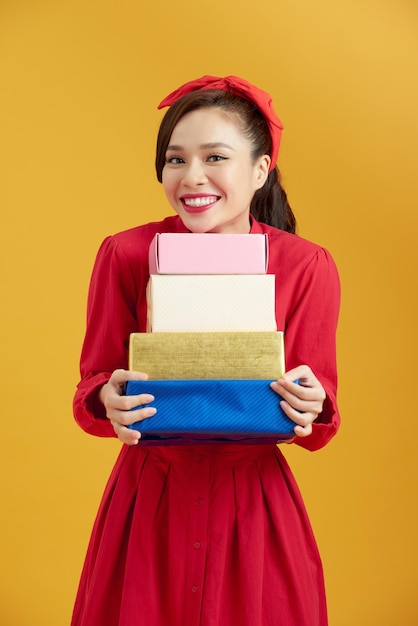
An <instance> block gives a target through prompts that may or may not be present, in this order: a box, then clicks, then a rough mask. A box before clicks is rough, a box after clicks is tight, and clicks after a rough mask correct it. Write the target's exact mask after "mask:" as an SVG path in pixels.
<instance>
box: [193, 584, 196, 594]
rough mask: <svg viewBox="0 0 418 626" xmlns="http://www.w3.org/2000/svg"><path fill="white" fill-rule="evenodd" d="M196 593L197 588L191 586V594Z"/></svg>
mask: <svg viewBox="0 0 418 626" xmlns="http://www.w3.org/2000/svg"><path fill="white" fill-rule="evenodd" d="M196 591H197V587H196V585H193V587H192V593H196Z"/></svg>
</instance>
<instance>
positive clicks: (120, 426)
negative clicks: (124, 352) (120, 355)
mask: <svg viewBox="0 0 418 626" xmlns="http://www.w3.org/2000/svg"><path fill="white" fill-rule="evenodd" d="M147 378H148V376H147V375H146V374H143V373H142V372H131V371H129V370H122V369H120V370H115V371H114V372H113V374H112V375H111V377H110V378H109V380H108V382H107V383H106V384H105V385H103V387H102V388H101V389H100V393H99V398H100V400H101V402H102V403H103V404H104V406H105V409H106V415H107V417H108V418H109V420H110V422H111V424H112V426H113V429H114V431H115V433H116V435H117V436H118V438H119V439H120V440H121V441H122V443H126V444H127V445H128V446H132V445H136V444H137V443H138V441H139V440H140V439H141V433H140V432H138V431H137V430H130V429H129V428H127V426H129V424H133V423H134V422H139V421H140V420H143V419H146V418H147V417H151V416H152V415H155V413H156V409H155V408H153V407H145V408H143V409H138V410H137V411H131V410H130V409H133V408H135V407H136V406H138V405H140V404H148V403H149V402H152V401H153V400H154V396H152V395H151V394H149V393H142V394H140V395H138V396H125V395H124V389H125V383H126V382H127V381H128V380H147Z"/></svg>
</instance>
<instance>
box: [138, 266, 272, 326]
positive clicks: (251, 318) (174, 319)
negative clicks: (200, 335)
mask: <svg viewBox="0 0 418 626" xmlns="http://www.w3.org/2000/svg"><path fill="white" fill-rule="evenodd" d="M274 288H275V276H274V274H258V275H252V274H245V275H239V274H236V275H208V274H206V275H197V274H190V275H164V274H153V275H151V276H150V279H149V282H148V287H147V303H148V316H147V330H148V332H193V331H206V332H207V331H209V332H210V331H219V332H224V331H274V330H277V326H276V319H275V299H274Z"/></svg>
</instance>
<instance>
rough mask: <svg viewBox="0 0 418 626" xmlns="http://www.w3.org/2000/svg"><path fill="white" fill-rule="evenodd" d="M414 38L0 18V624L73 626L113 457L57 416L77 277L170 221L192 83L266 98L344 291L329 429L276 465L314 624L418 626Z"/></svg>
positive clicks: (28, 11)
mask: <svg viewBox="0 0 418 626" xmlns="http://www.w3.org/2000/svg"><path fill="white" fill-rule="evenodd" d="M417 22H418V9H417V4H416V3H415V2H414V0H341V1H340V2H335V0H317V1H316V2H312V1H311V0H284V1H280V0H278V1H277V2H264V3H261V4H260V3H254V2H253V0H230V1H229V2H225V1H224V0H213V1H212V2H208V3H199V2H196V1H195V0H193V1H191V0H183V1H182V2H168V1H163V0H160V1H158V0H156V1H155V2H152V3H148V2H146V3H145V2H144V1H143V0H142V1H141V0H121V1H119V2H116V0H114V1H111V0H101V1H99V0H97V1H96V2H95V1H94V0H75V1H67V2H65V1H62V2H59V1H56V2H52V1H50V2H47V1H46V0H38V1H36V0H33V1H32V2H29V1H25V0H2V1H1V3H0V90H1V95H0V152H1V163H0V176H1V184H0V206H1V240H0V254H1V324H0V328H1V333H2V338H1V379H0V380H1V396H0V397H1V420H2V428H1V439H0V441H1V443H0V445H1V450H0V455H1V456H0V459H1V464H2V471H1V506H2V514H1V518H0V538H1V546H0V555H1V557H0V561H1V573H0V623H1V624H2V625H4V626H60V625H65V624H68V623H69V619H70V613H71V608H72V602H73V598H74V594H75V591H76V585H77V582H78V577H79V574H80V570H81V566H82V562H83V557H84V552H85V549H86V544H87V541H88V537H89V534H90V529H91V525H92V522H93V519H94V515H95V513H96V510H97V506H98V503H99V499H100V496H101V493H102V490H103V487H104V483H105V481H106V478H107V476H108V474H109V471H110V469H111V466H112V464H113V460H114V458H115V456H116V454H117V452H118V449H119V444H118V442H117V441H113V440H99V439H96V438H94V437H89V436H88V435H86V434H84V433H83V432H82V431H81V430H80V429H78V427H77V426H76V425H75V423H74V422H73V420H72V414H71V400H72V395H73V390H74V387H75V384H76V382H77V379H78V357H79V351H80V345H81V341H82V336H83V331H84V316H85V300H86V291H87V286H88V280H89V276H90V271H91V267H92V263H93V260H94V256H95V254H96V251H97V248H98V246H99V244H100V242H101V240H102V239H103V238H104V237H105V236H106V235H107V234H109V233H112V232H115V231H118V230H121V229H124V228H127V227H130V226H133V225H136V224H137V223H142V222H146V221H148V220H151V219H157V218H160V217H163V216H164V215H166V214H167V213H168V212H169V211H168V209H167V205H166V202H165V199H164V197H163V192H162V189H161V188H160V186H159V185H158V183H157V182H156V180H155V176H154V170H153V160H154V143H155V136H156V131H157V128H158V124H159V120H160V119H161V112H157V111H156V108H155V107H156V104H157V103H158V102H159V100H160V99H161V98H162V97H163V96H165V95H166V94H167V93H168V92H169V91H171V90H172V89H173V88H175V87H177V86H178V85H179V84H181V83H182V82H185V81H186V80H189V79H191V78H195V77H198V76H201V75H202V74H206V73H211V74H218V75H226V74H237V75H241V76H243V77H245V78H247V79H248V80H250V81H252V82H255V83H256V84H258V85H259V86H260V87H262V88H264V89H265V90H267V91H269V92H270V93H271V94H272V96H273V99H274V102H275V105H276V109H277V110H278V112H279V115H280V117H281V118H282V120H283V121H284V123H285V127H286V130H285V133H284V138H283V144H282V151H281V157H280V166H281V169H282V171H283V175H284V182H285V184H286V186H287V189H288V192H289V197H290V200H291V203H292V205H293V207H294V210H295V212H296V214H297V217H298V219H299V224H300V234H301V235H303V236H305V237H307V238H309V239H313V240H315V241H317V242H318V243H320V244H322V245H324V246H326V247H328V248H329V249H330V251H331V252H332V254H333V256H334V258H335V260H336V262H337V264H338V266H339V269H340V273H341V279H342V285H343V307H342V315H341V323H340V328H339V367H340V381H341V386H340V396H339V398H340V405H341V410H342V414H343V418H344V422H343V426H342V429H341V431H340V433H339V436H338V437H337V438H336V439H335V440H334V441H333V442H332V444H331V445H330V446H328V447H327V448H326V449H324V450H322V451H320V452H317V453H315V454H310V453H308V452H305V451H303V450H300V449H297V448H294V447H293V448H292V447H291V446H289V447H286V448H285V453H286V455H287V456H288V458H289V459H290V461H291V464H292V466H293V468H294V471H295V474H296V476H297V478H298V480H299V483H300V486H301V489H302V492H303V494H304V497H305V500H306V504H307V507H308V510H309V512H310V515H311V520H312V524H313V527H314V530H315V532H316V536H317V539H318V543H319V547H320V550H321V553H322V556H323V561H324V566H325V572H326V582H327V588H328V602H329V612H330V626H354V625H355V626H362V625H364V626H399V625H402V626H416V624H418V604H417V598H416V595H417V580H418V572H417V562H418V545H417V524H418V515H417V508H418V505H417V491H418V490H417V487H418V485H417V476H418V467H417V460H416V459H417V453H416V429H417V426H416V421H417V420H416V361H417V333H416V325H417V317H418V316H417V308H416V289H417V280H416V270H417V261H418V259H417V256H418V255H417V249H418V243H417V240H416V238H417V222H418V218H417V199H418V198H417V174H416V171H415V170H416V167H417V145H418V132H417V131H418V122H417V117H418V116H417V107H418V98H417V91H418V80H417V77H418V72H417V70H418V29H417ZM290 531H291V529H290ZM185 626H187V625H185Z"/></svg>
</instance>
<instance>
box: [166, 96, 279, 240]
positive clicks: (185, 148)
mask: <svg viewBox="0 0 418 626" xmlns="http://www.w3.org/2000/svg"><path fill="white" fill-rule="evenodd" d="M269 165H270V157H269V156H268V155H264V156H262V157H259V158H258V159H257V160H256V161H255V162H253V160H252V158H251V144H250V142H249V141H248V139H247V138H246V137H244V135H243V134H242V132H241V131H240V129H239V127H238V126H237V125H236V124H235V122H234V121H232V119H230V118H229V117H227V116H226V115H225V114H224V113H222V112H221V111H220V110H219V109H216V108H205V109H198V110H196V111H192V112H191V113H187V114H186V115H185V116H184V117H182V119H181V120H180V121H179V122H178V124H177V126H176V127H175V128H174V130H173V133H172V135H171V138H170V142H169V146H168V148H167V152H166V163H165V166H164V168H163V173H162V182H163V186H164V191H165V193H166V196H167V199H168V201H169V202H170V204H171V206H172V207H173V209H174V210H175V211H176V213H178V215H179V216H180V218H181V220H182V221H183V223H184V225H185V226H186V227H187V228H188V229H189V230H191V231H192V232H196V233H248V232H249V231H250V222H249V210H250V203H251V200H252V198H253V196H254V193H255V192H256V191H257V189H260V188H261V187H262V186H263V185H264V182H265V181H266V178H267V176H268V169H269Z"/></svg>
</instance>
